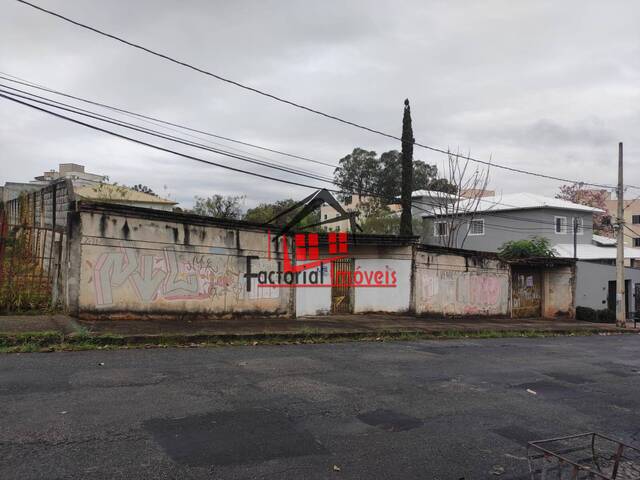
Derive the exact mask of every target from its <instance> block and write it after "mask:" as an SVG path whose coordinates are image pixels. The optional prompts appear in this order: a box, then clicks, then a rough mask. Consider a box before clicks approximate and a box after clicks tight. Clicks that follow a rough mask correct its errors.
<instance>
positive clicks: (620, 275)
mask: <svg viewBox="0 0 640 480" xmlns="http://www.w3.org/2000/svg"><path fill="white" fill-rule="evenodd" d="M617 196H618V219H617V221H616V224H617V226H618V232H617V248H618V251H617V256H616V325H617V326H618V327H626V325H627V320H626V318H625V317H626V305H625V301H626V297H625V294H624V185H623V182H622V142H620V143H618V195H617Z"/></svg>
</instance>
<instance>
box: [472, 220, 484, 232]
mask: <svg viewBox="0 0 640 480" xmlns="http://www.w3.org/2000/svg"><path fill="white" fill-rule="evenodd" d="M469 235H484V220H483V219H480V220H471V222H469Z"/></svg>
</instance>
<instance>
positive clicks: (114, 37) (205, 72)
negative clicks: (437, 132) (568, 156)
mask: <svg viewBox="0 0 640 480" xmlns="http://www.w3.org/2000/svg"><path fill="white" fill-rule="evenodd" d="M17 1H18V2H20V3H22V4H24V5H27V6H29V7H31V8H34V9H36V10H39V11H41V12H44V13H47V14H49V15H52V16H54V17H56V18H59V19H61V20H64V21H65V22H68V23H71V24H73V25H75V26H77V27H80V28H83V29H86V30H89V31H91V32H94V33H97V34H99V35H102V36H105V37H107V38H110V39H112V40H116V41H118V42H120V43H123V44H125V45H128V46H130V47H133V48H136V49H138V50H141V51H143V52H146V53H148V54H151V55H154V56H156V57H159V58H162V59H164V60H167V61H169V62H172V63H175V64H177V65H180V66H182V67H185V68H188V69H191V70H193V71H196V72H198V73H201V74H203V75H207V76H209V77H212V78H215V79H217V80H219V81H222V82H225V83H228V84H230V85H234V86H236V87H238V88H242V89H244V90H247V91H250V92H253V93H256V94H258V95H262V96H264V97H267V98H270V99H272V100H275V101H278V102H281V103H284V104H287V105H289V106H292V107H295V108H298V109H301V110H305V111H307V112H310V113H314V114H316V115H320V116H322V117H325V118H328V119H331V120H335V121H337V122H340V123H343V124H345V125H350V126H352V127H355V128H359V129H361V130H365V131H368V132H370V133H375V134H377V135H382V136H384V137H387V138H391V139H393V140H397V141H402V139H401V138H400V137H398V136H396V135H392V134H390V133H386V132H383V131H380V130H377V129H374V128H371V127H367V126H365V125H362V124H359V123H356V122H352V121H350V120H346V119H344V118H341V117H338V116H336V115H332V114H329V113H326V112H323V111H321V110H318V109H315V108H312V107H308V106H306V105H303V104H300V103H297V102H294V101H292V100H288V99H286V98H283V97H280V96H278V95H275V94H272V93H269V92H265V91H264V90H260V89H257V88H254V87H250V86H248V85H245V84H243V83H240V82H237V81H235V80H231V79H229V78H226V77H223V76H221V75H219V74H216V73H213V72H211V71H209V70H205V69H203V68H200V67H197V66H195V65H193V64H191V63H188V62H185V61H182V60H178V59H176V58H174V57H171V56H169V55H167V54H164V53H160V52H158V51H156V50H153V49H151V48H149V47H145V46H143V45H140V44H138V43H134V42H132V41H129V40H126V39H124V38H122V37H120V36H117V35H114V34H111V33H107V32H105V31H103V30H100V29H98V28H96V27H92V26H90V25H87V24H85V23H81V22H79V21H77V20H73V19H71V18H69V17H66V16H64V15H61V14H59V13H56V12H54V11H52V10H48V9H46V8H43V7H40V6H38V5H35V4H33V3H30V2H27V1H25V0H17ZM414 144H415V145H416V146H419V147H422V148H425V149H427V150H431V151H433V152H438V153H442V154H445V155H454V156H455V157H456V158H462V159H464V160H468V161H472V162H477V163H480V164H484V165H486V166H489V167H495V168H500V169H503V170H508V171H511V172H515V173H522V174H525V175H532V176H536V177H539V178H546V179H549V180H557V181H561V182H565V183H582V184H583V185H590V186H593V187H601V188H613V187H611V186H610V185H603V184H597V183H589V182H580V181H577V180H571V179H567V178H562V177H556V176H553V175H546V174H542V173H536V172H530V171H527V170H523V169H519V168H515V167H508V166H506V165H500V164H497V163H492V162H490V161H486V160H480V159H477V158H473V157H471V156H469V155H460V154H452V153H451V152H450V151H448V150H444V149H441V148H437V147H432V146H430V145H426V144H422V143H419V142H415V141H414Z"/></svg>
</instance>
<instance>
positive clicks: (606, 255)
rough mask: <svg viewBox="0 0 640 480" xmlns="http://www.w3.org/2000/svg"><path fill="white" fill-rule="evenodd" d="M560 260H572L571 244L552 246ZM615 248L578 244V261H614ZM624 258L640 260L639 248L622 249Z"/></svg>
mask: <svg viewBox="0 0 640 480" xmlns="http://www.w3.org/2000/svg"><path fill="white" fill-rule="evenodd" d="M553 248H554V250H555V251H556V252H557V253H558V257H560V258H573V243H559V244H557V245H554V246H553ZM616 250H617V249H616V248H613V247H601V246H599V245H592V244H590V243H587V244H585V243H579V244H578V245H577V248H576V251H577V256H578V259H579V260H615V258H616ZM624 258H640V248H630V247H624Z"/></svg>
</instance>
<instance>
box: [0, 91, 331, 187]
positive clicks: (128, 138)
mask: <svg viewBox="0 0 640 480" xmlns="http://www.w3.org/2000/svg"><path fill="white" fill-rule="evenodd" d="M0 97H1V98H5V99H7V100H10V101H12V102H16V103H19V104H21V105H25V106H27V107H30V108H33V109H35V110H39V111H41V112H44V113H48V114H49V115H52V116H54V117H57V118H60V119H63V120H66V121H68V122H72V123H75V124H77V125H82V126H84V127H87V128H90V129H92V130H96V131H98V132H102V133H106V134H108V135H112V136H114V137H118V138H121V139H123V140H128V141H130V142H133V143H137V144H138V145H143V146H145V147H149V148H154V149H156V150H160V151H162V152H165V153H172V154H174V155H178V156H180V157H184V158H187V159H190V160H194V161H196V162H200V163H205V164H208V165H213V166H214V167H220V168H224V169H226V170H231V171H234V172H239V173H244V174H247V175H252V176H255V177H259V178H264V179H266V180H274V181H276V182H281V183H286V184H289V185H295V186H298V187H305V188H312V189H314V190H319V189H321V188H322V187H318V186H315V185H309V184H304V183H299V182H294V181H291V180H285V179H282V178H277V177H271V176H269V175H263V174H261V173H257V172H252V171H247V170H243V169H241V168H235V167H231V166H229V165H223V164H220V163H216V162H211V161H209V160H204V159H202V158H199V157H195V156H193V155H188V154H185V153H181V152H178V151H176V150H171V149H169V148H165V147H161V146H160V145H155V144H153V143H148V142H144V141H142V140H138V139H136V138H133V137H129V136H127V135H122V134H120V133H117V132H114V131H112V130H108V129H106V128H101V127H98V126H96V125H91V124H90V123H86V122H82V121H80V120H77V119H74V118H71V117H67V116H65V115H61V114H59V113H56V112H53V111H51V110H47V109H46V108H41V107H38V106H36V105H32V104H30V103H27V102H23V101H22V100H18V99H16V98H13V97H11V96H8V95H5V94H3V93H0ZM220 155H225V156H227V157H231V158H238V159H241V158H240V157H239V156H238V155H235V154H232V153H222V152H220ZM327 190H328V191H331V192H334V193H339V191H338V190H331V189H327Z"/></svg>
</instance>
